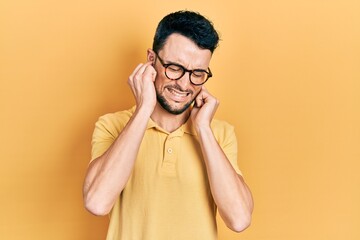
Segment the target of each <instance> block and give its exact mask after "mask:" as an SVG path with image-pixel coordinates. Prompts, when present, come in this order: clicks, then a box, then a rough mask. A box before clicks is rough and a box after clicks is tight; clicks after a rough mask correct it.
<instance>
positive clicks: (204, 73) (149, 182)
mask: <svg viewBox="0 0 360 240" xmlns="http://www.w3.org/2000/svg"><path fill="white" fill-rule="evenodd" d="M218 40H219V37H218V34H217V32H216V31H215V29H214V27H213V25H212V23H211V22H210V21H209V20H207V19H206V18H204V17H203V16H202V15H200V14H198V13H195V12H190V11H180V12H175V13H171V14H169V15H167V16H166V17H164V18H163V19H162V20H161V22H160V23H159V25H158V27H157V30H156V33H155V37H154V43H153V48H152V49H149V50H148V51H147V62H146V63H144V64H139V65H138V66H137V67H136V68H135V70H134V72H133V73H132V74H131V76H130V77H129V80H128V83H129V85H130V87H131V90H132V92H133V94H134V96H135V99H136V107H133V108H132V109H130V110H127V111H121V112H117V113H113V114H107V115H105V116H103V117H101V118H100V119H99V121H98V122H97V123H96V127H95V130H94V134H93V142H92V144H93V149H92V161H91V163H90V165H89V169H88V172H87V175H86V178H85V183H84V201H85V206H86V208H87V209H88V210H89V211H90V212H92V213H93V214H95V215H106V214H108V213H109V212H111V214H110V216H111V217H110V224H109V230H108V236H107V239H117V240H118V239H121V240H140V239H142V240H169V239H174V240H175V239H179V240H185V239H192V240H194V239H199V240H205V239H206V240H212V239H216V238H217V231H216V211H218V212H219V214H220V215H221V217H222V218H223V220H224V222H225V223H226V225H227V226H228V227H229V228H231V229H232V230H234V231H237V232H239V231H242V230H244V229H245V228H247V227H248V226H249V224H250V220H251V213H252V209H253V201H252V196H251V193H250V191H249V189H248V187H247V185H246V184H245V182H244V179H243V178H242V176H241V172H240V171H239V170H238V167H237V142H236V137H235V134H234V129H233V127H232V126H230V125H229V124H227V123H225V122H222V121H219V120H213V116H214V114H215V112H216V109H217V107H218V105H219V101H218V100H217V99H216V98H215V97H214V96H212V95H211V94H210V93H209V92H208V91H207V89H206V88H205V87H204V85H203V84H204V83H205V82H206V81H207V80H208V79H209V78H210V77H211V76H212V73H211V71H210V68H209V64H210V59H211V57H212V53H213V51H214V50H215V48H216V47H217V44H218Z"/></svg>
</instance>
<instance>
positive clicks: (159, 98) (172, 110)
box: [155, 85, 195, 115]
mask: <svg viewBox="0 0 360 240" xmlns="http://www.w3.org/2000/svg"><path fill="white" fill-rule="evenodd" d="M173 87H174V88H176V89H179V87H177V86H176V85H175V86H173ZM155 90H156V98H157V101H158V103H159V104H160V106H161V107H162V108H163V109H165V110H166V111H167V112H169V113H171V114H174V115H179V114H182V113H183V112H185V111H186V110H187V109H188V108H189V107H190V106H191V104H192V103H193V102H194V100H195V97H194V98H193V99H191V100H190V101H189V102H187V103H185V104H184V105H183V106H182V107H180V108H175V107H172V106H171V105H170V103H169V102H168V101H167V100H166V99H165V97H164V96H163V95H162V94H161V93H160V92H159V91H158V90H157V89H156V88H155ZM179 90H181V89H179Z"/></svg>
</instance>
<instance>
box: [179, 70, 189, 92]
mask: <svg viewBox="0 0 360 240" xmlns="http://www.w3.org/2000/svg"><path fill="white" fill-rule="evenodd" d="M190 74H191V72H186V73H185V74H184V75H183V76H182V77H181V78H180V79H178V80H177V81H176V82H177V84H178V85H179V86H180V87H181V89H182V90H184V91H185V90H187V89H188V87H189V86H190V85H191V82H190Z"/></svg>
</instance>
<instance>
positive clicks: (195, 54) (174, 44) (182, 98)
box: [154, 34, 211, 114]
mask: <svg viewBox="0 0 360 240" xmlns="http://www.w3.org/2000/svg"><path fill="white" fill-rule="evenodd" d="M158 54H159V57H160V58H161V59H162V60H163V61H164V63H165V64H167V63H175V64H178V65H181V66H183V67H185V68H186V69H188V70H193V69H203V70H207V69H208V67H209V63H210V60H211V52H210V50H207V49H201V48H199V47H198V46H197V45H196V44H195V43H194V42H193V41H192V40H190V39H188V38H186V37H184V36H182V35H180V34H171V35H170V36H169V37H168V39H167V41H166V43H165V45H164V47H163V48H162V49H161V50H160V51H159V52H158ZM157 58H158V56H156V55H155V59H156V61H155V64H154V67H155V69H156V71H157V75H156V79H155V90H156V95H157V100H158V103H159V104H160V105H161V106H162V108H164V109H165V110H166V111H168V112H169V113H172V114H181V113H183V112H184V111H185V110H186V109H188V108H189V106H190V105H191V103H192V102H193V101H194V99H195V97H196V96H197V95H198V93H199V92H200V90H201V86H195V85H193V84H192V83H191V82H190V79H189V73H185V75H184V76H182V77H181V78H180V79H179V80H170V79H168V78H167V77H166V75H165V68H164V67H163V66H162V65H161V63H160V61H159V59H157Z"/></svg>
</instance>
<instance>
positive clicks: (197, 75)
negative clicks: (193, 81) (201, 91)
mask: <svg viewBox="0 0 360 240" xmlns="http://www.w3.org/2000/svg"><path fill="white" fill-rule="evenodd" d="M204 75H205V72H203V71H193V76H194V77H196V78H202V77H204Z"/></svg>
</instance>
